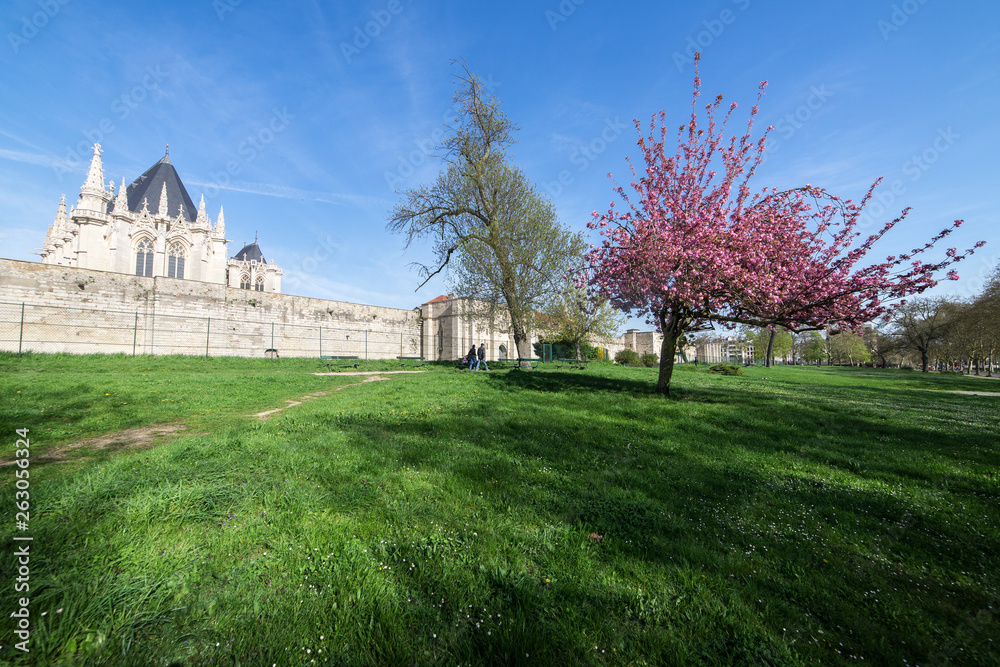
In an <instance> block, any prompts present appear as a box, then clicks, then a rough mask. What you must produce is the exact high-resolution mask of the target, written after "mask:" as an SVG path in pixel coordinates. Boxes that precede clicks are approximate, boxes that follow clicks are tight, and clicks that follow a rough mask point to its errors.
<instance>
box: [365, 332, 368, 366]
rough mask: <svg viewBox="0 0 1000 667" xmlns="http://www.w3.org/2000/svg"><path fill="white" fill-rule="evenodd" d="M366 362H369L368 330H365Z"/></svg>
mask: <svg viewBox="0 0 1000 667" xmlns="http://www.w3.org/2000/svg"><path fill="white" fill-rule="evenodd" d="M365 361H368V329H365Z"/></svg>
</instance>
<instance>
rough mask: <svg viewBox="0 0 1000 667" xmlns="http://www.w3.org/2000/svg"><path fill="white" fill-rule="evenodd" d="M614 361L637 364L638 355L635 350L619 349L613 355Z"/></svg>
mask: <svg viewBox="0 0 1000 667" xmlns="http://www.w3.org/2000/svg"><path fill="white" fill-rule="evenodd" d="M615 363H616V364H629V365H632V366H638V365H639V355H638V354H636V352H635V350H621V351H620V352H618V353H617V354H616V355H615Z"/></svg>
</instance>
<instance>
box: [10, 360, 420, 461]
mask: <svg viewBox="0 0 1000 667" xmlns="http://www.w3.org/2000/svg"><path fill="white" fill-rule="evenodd" d="M422 372H424V371H383V372H366V373H314V375H367V376H368V377H366V378H365V379H364V380H362V381H361V382H353V383H351V384H345V385H343V386H341V387H337V388H335V389H331V390H329V391H317V392H313V393H311V394H306V395H305V396H300V397H299V398H289V399H286V400H285V403H286V405H285V406H283V407H280V408H274V409H273V410H265V411H264V412H258V413H256V414H253V415H250V416H251V417H256V418H257V419H260V420H262V421H263V420H266V419H268V418H269V417H270V416H271V415H274V414H277V413H279V412H281V411H283V410H287V409H288V408H294V407H295V406H296V405H302V404H303V403H304V402H305V401H308V400H310V399H313V398H319V397H320V396H326V395H327V394H329V393H330V392H333V391H340V390H341V389H346V388H347V387H355V386H357V385H361V384H364V383H366V382H377V381H379V380H388V379H389V378H387V377H382V376H383V375H388V374H390V373H422ZM186 430H187V426H186V425H184V424H182V423H175V424H153V425H152V426H143V427H140V428H130V429H126V430H124V431H118V432H116V433H109V434H107V435H100V436H96V437H93V438H85V439H83V440H80V441H78V442H70V443H67V444H65V445H57V446H55V447H53V448H52V449H50V450H48V451H47V452H45V453H44V454H39V455H38V456H33V457H32V460H33V461H37V462H39V463H54V462H58V461H67V460H69V459H70V458H71V457H72V455H73V453H74V452H75V451H77V450H81V449H86V450H94V449H97V450H105V449H107V450H113V451H117V450H120V449H125V448H128V449H143V448H146V447H152V446H153V445H154V444H163V443H164V442H167V441H169V440H172V439H173V438H174V437H177V436H179V435H182V433H181V432H182V431H186ZM162 436H170V437H162ZM12 465H14V459H3V460H0V468H5V467H7V466H12Z"/></svg>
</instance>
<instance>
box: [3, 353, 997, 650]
mask: <svg viewBox="0 0 1000 667" xmlns="http://www.w3.org/2000/svg"><path fill="white" fill-rule="evenodd" d="M369 367H371V368H373V369H375V370H392V369H396V368H398V364H397V365H393V364H392V363H389V362H381V363H379V362H370V364H369ZM321 370H322V371H325V370H326V369H325V367H324V366H322V365H321V364H320V363H319V362H318V361H316V360H280V361H275V362H268V361H263V360H244V359H197V358H138V359H131V358H128V357H100V356H90V357H72V356H62V355H28V356H26V357H25V358H23V359H17V358H16V357H11V356H3V357H0V400H3V402H4V410H3V411H0V423H2V425H3V432H4V433H6V434H7V441H8V443H9V444H8V447H7V448H6V449H5V450H4V451H3V453H2V455H0V459H2V460H3V461H4V462H9V460H10V459H11V458H12V457H13V451H14V442H15V440H16V435H15V429H18V428H29V429H30V435H31V452H32V457H33V459H36V460H33V462H32V464H31V468H30V473H31V477H30V481H31V487H30V494H31V495H30V502H31V521H30V529H29V531H27V534H30V536H31V537H32V538H33V541H32V542H31V543H30V544H31V546H30V549H31V562H30V569H31V572H30V586H31V590H30V613H31V627H32V630H33V633H32V635H31V643H30V648H31V653H30V654H29V655H28V656H25V655H21V654H20V652H19V651H17V650H16V649H15V648H14V643H15V642H16V641H18V640H17V639H16V638H15V637H14V636H13V628H14V619H11V618H10V614H11V613H12V612H14V611H15V610H16V609H17V608H18V606H17V598H18V596H20V595H23V594H21V593H18V594H16V593H14V592H13V581H14V574H13V573H14V572H16V570H17V563H16V558H15V556H14V550H15V548H16V547H15V545H16V544H20V543H15V542H14V541H13V539H12V538H13V537H14V536H15V535H24V534H26V533H21V532H19V531H16V530H15V529H14V525H13V524H14V516H13V515H14V512H15V509H14V504H15V498H14V493H15V487H14V483H15V476H14V471H15V469H16V468H15V467H13V466H10V465H7V466H4V467H2V468H0V502H2V503H3V504H4V506H5V507H7V508H8V522H7V524H6V525H4V527H3V528H2V530H0V535H2V537H3V544H4V545H6V546H4V548H3V551H2V553H0V562H2V564H3V568H2V572H3V573H4V578H5V581H4V582H3V590H5V591H6V592H5V593H4V594H3V595H0V619H4V620H0V625H2V626H3V628H2V630H0V644H2V649H0V661H9V662H10V663H12V664H57V665H58V664H65V665H82V664H88V665H89V664H94V665H97V664H107V665H127V664H135V665H147V664H150V665H153V664H155V665H168V664H183V665H188V664H195V665H272V664H277V665H299V664H302V665H309V664H332V665H341V664H343V665H413V664H441V665H456V664H521V663H523V664H544V665H556V664H558V665H563V664H595V665H602V664H608V665H618V664H621V665H641V664H649V665H658V664H720V665H730V664H748V665H759V664H780V665H786V664H787V665H795V664H839V663H850V664H897V665H899V664H911V665H917V664H920V665H934V664H942V665H943V664H949V663H951V664H998V658H997V656H998V655H1000V651H998V650H997V647H996V646H995V643H996V641H997V640H1000V636H998V635H1000V633H998V632H997V630H998V627H1000V622H998V614H1000V574H998V572H997V565H996V563H997V556H996V555H997V554H998V553H1000V484H998V471H1000V396H975V395H967V394H962V393H957V392H959V391H979V392H983V391H985V392H989V391H993V392H998V393H1000V381H991V380H985V379H976V378H962V377H957V376H938V375H929V374H922V373H912V372H911V373H905V372H893V371H881V370H874V369H848V368H833V369H831V368H804V367H797V368H783V367H779V368H771V369H765V368H751V369H748V370H747V373H746V374H745V375H743V376H740V377H723V376H717V375H713V374H709V373H707V372H706V371H705V370H704V368H702V369H700V370H695V369H694V368H692V367H690V366H687V367H680V368H678V370H677V371H676V372H675V375H674V382H673V385H674V390H675V396H674V397H673V398H672V399H670V400H666V399H663V398H661V397H657V396H655V395H653V394H652V393H651V392H652V389H653V387H654V385H655V380H656V375H655V370H653V369H644V368H619V367H613V366H610V365H606V364H605V365H602V364H591V367H590V368H588V369H587V370H585V371H580V370H567V369H562V370H556V369H540V370H532V371H518V370H511V371H493V372H489V373H486V372H479V373H467V372H466V373H458V372H453V371H452V370H451V369H450V368H449V367H445V366H442V367H437V368H435V367H432V368H431V370H430V371H429V372H427V373H423V374H414V375H390V376H386V377H387V378H388V379H387V380H385V381H378V382H367V383H361V380H363V379H364V378H363V377H357V376H315V375H312V374H311V373H313V372H316V371H321ZM362 370H364V368H363V369H362ZM347 385H352V386H347ZM320 392H324V393H323V395H318V394H319V393H320ZM306 395H309V396H313V397H312V398H309V399H308V400H304V401H302V402H301V404H300V405H294V406H292V407H288V409H286V410H283V411H281V412H278V413H275V414H274V415H272V416H271V417H270V418H269V419H267V420H263V421H262V420H260V419H257V418H256V417H252V416H251V415H252V414H253V413H257V412H261V411H264V410H269V409H274V408H280V407H283V406H287V405H288V404H287V403H286V401H287V400H289V399H296V400H297V399H300V398H301V397H303V396H306ZM163 424H168V425H183V426H184V427H185V428H184V430H182V431H177V432H175V433H174V434H172V435H163V436H160V440H154V441H152V442H150V443H146V444H144V445H142V446H136V447H133V446H130V445H129V444H128V442H127V438H126V441H125V442H118V443H117V444H116V445H115V446H106V445H98V444H94V445H84V446H80V447H73V448H67V447H66V445H67V444H69V443H79V442H85V443H86V442H87V439H88V438H91V437H94V436H100V435H106V434H109V433H114V432H120V431H124V430H126V429H137V428H142V427H146V426H150V425H163ZM109 440H110V441H114V438H111V439H109ZM57 454H58V456H57ZM43 614H44V615H43ZM313 661H314V662H313Z"/></svg>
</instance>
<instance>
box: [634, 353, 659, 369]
mask: <svg viewBox="0 0 1000 667" xmlns="http://www.w3.org/2000/svg"><path fill="white" fill-rule="evenodd" d="M639 363H640V364H642V365H643V366H645V367H646V368H655V367H656V366H659V365H660V357H659V356H657V355H656V354H654V353H652V352H647V353H646V354H644V355H642V356H641V357H639Z"/></svg>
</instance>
